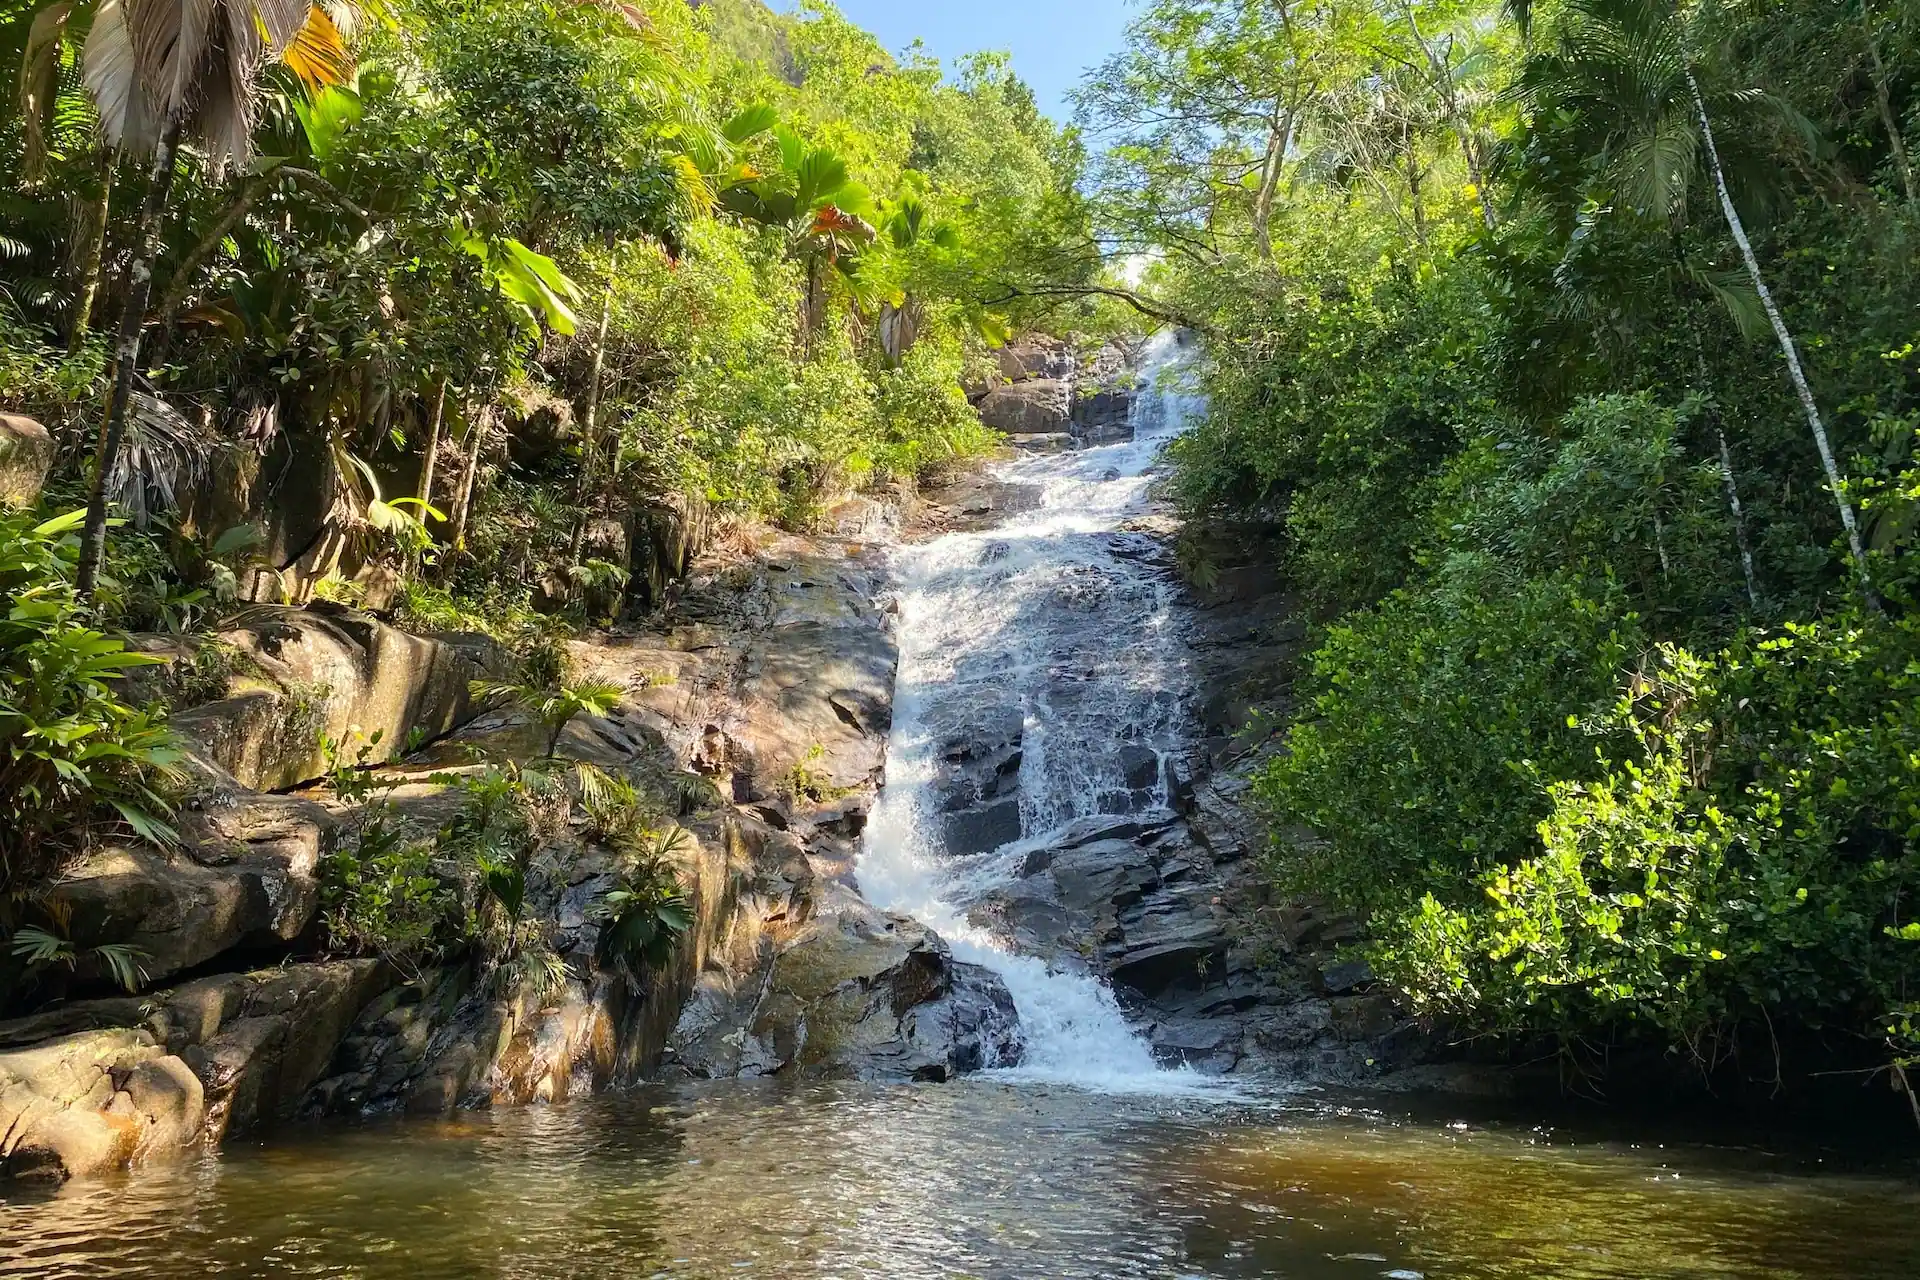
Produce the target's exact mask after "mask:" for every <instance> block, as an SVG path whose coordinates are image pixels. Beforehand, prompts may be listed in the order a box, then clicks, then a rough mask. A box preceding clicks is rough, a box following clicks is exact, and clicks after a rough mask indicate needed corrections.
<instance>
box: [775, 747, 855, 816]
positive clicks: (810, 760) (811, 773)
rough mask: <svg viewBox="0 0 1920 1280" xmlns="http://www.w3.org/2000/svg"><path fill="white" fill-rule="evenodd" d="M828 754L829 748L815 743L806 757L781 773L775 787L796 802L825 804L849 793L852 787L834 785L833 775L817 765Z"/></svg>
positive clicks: (792, 801)
mask: <svg viewBox="0 0 1920 1280" xmlns="http://www.w3.org/2000/svg"><path fill="white" fill-rule="evenodd" d="M826 755H827V749H826V748H825V747H823V746H821V745H820V744H819V743H817V742H816V743H814V744H813V746H812V748H811V749H809V750H808V752H807V754H806V755H805V757H803V758H802V759H799V760H796V761H794V763H793V767H792V768H791V769H789V770H787V771H786V773H784V774H782V775H781V777H780V781H779V782H777V783H776V784H774V785H775V789H776V790H778V791H779V792H780V794H781V795H783V796H785V797H786V798H787V800H788V801H789V802H791V803H794V804H798V803H800V802H801V801H806V802H807V803H809V804H825V803H827V802H828V801H830V800H838V799H840V798H841V797H842V796H844V795H847V794H848V793H849V792H850V790H851V788H848V787H836V786H834V785H833V775H832V774H830V773H828V772H827V771H826V770H825V769H821V768H818V767H816V765H817V763H818V762H819V761H821V760H824V759H825V758H826Z"/></svg>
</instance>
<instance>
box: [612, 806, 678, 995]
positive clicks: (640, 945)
mask: <svg viewBox="0 0 1920 1280" xmlns="http://www.w3.org/2000/svg"><path fill="white" fill-rule="evenodd" d="M691 839H692V837H690V836H689V835H688V834H687V833H686V831H685V830H684V829H682V828H679V827H675V828H673V829H672V830H671V831H667V832H663V833H661V834H659V835H657V836H655V837H654V838H653V840H652V841H651V842H649V844H648V845H647V846H646V847H644V848H643V849H642V850H640V852H639V853H638V854H637V855H636V856H635V858H634V859H633V860H632V861H630V862H629V863H628V864H627V865H626V866H625V867H623V868H622V870H621V873H620V878H619V881H618V882H617V883H616V884H615V885H614V886H613V887H612V888H610V889H608V890H607V891H606V892H605V893H603V894H601V895H600V897H599V898H597V899H596V900H595V901H594V904H593V906H592V907H591V908H590V909H589V912H588V918H589V919H591V920H592V921H594V923H596V924H598V925H599V926H600V934H599V937H598V938H597V939H596V940H595V942H594V951H593V961H594V964H595V966H596V967H598V968H599V969H600V970H601V971H602V972H606V973H617V974H619V975H620V977H621V978H622V979H624V980H625V982H626V983H627V986H628V988H629V989H630V990H631V991H633V992H634V993H635V994H636V995H637V994H640V993H641V992H643V991H644V990H645V989H646V980H647V977H648V975H649V974H651V973H654V972H657V971H659V970H660V969H662V968H664V967H665V966H666V965H667V963H668V962H669V961H670V960H672V958H673V953H674V949H675V948H676V947H677V946H678V945H679V943H680V939H681V938H682V937H683V936H685V934H686V932H687V930H688V929H690V928H692V927H693V908H692V907H691V906H690V905H689V904H688V903H687V900H686V896H685V894H684V893H683V891H682V890H681V887H680V878H679V876H678V875H677V874H676V873H675V872H674V870H673V868H672V866H671V864H670V859H671V858H672V857H673V856H674V855H675V854H676V853H678V852H679V851H680V850H681V849H682V848H684V847H685V846H686V844H687V843H688V842H689V841H690V840H691Z"/></svg>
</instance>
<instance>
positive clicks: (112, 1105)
mask: <svg viewBox="0 0 1920 1280" xmlns="http://www.w3.org/2000/svg"><path fill="white" fill-rule="evenodd" d="M394 977H395V975H394V973H393V972H392V970H391V969H389V968H388V966H386V965H385V964H383V963H382V962H380V961H378V960H336V961H330V962H326V963H319V964H293V965H286V966H283V967H281V968H276V969H267V970H262V971H260V972H256V973H244V974H243V973H234V974H221V975H219V976H216V977H210V978H201V979H197V980H195V981H193V982H188V983H185V984H183V985H181V986H179V987H176V988H173V989H171V990H165V991H156V992H153V993H151V994H149V995H147V996H146V997H144V998H142V999H139V1000H131V999H122V998H118V997H116V998H112V999H105V1000H89V1001H81V1002H78V1003H74V1004H67V1005H59V1006H55V1007H54V1008H52V1009H50V1010H48V1011H46V1012H44V1013H40V1014H36V1015H33V1016H31V1017H27V1018H20V1019H15V1020H14V1021H12V1022H5V1023H0V1045H14V1044H19V1043H22V1042H26V1041H39V1042H38V1043H34V1044H33V1045H32V1046H31V1047H29V1048H25V1049H20V1050H16V1051H13V1052H7V1053H0V1135H4V1137H0V1179H3V1178H6V1177H25V1176H42V1177H59V1178H67V1177H84V1176H88V1175H91V1174H97V1173H103V1172H108V1171H110V1170H113V1169H118V1168H122V1167H124V1166H126V1165H128V1164H130V1163H133V1162H135V1161H139V1160H148V1159H161V1158H169V1157H173V1156H177V1155H179V1154H181V1153H182V1152H184V1151H186V1150H188V1149H189V1148H191V1147H192V1146H193V1145H195V1144H196V1143H198V1142H199V1141H201V1140H203V1139H204V1140H210V1141H213V1142H219V1141H222V1140H225V1139H227V1138H230V1137H233V1136H236V1135H238V1134H242V1133H246V1132H249V1131H252V1130H254V1129H257V1128H260V1127H263V1126H265V1125H268V1124H271V1123H273V1122H275V1121H278V1120H284V1119H288V1118H290V1117H292V1116H293V1115H294V1113H295V1110H296V1108H297V1106H298V1104H299V1102H300V1100H301V1098H302V1097H303V1095H304V1094H305V1092H306V1090H307V1088H308V1086H310V1085H311V1084H312V1083H313V1082H314V1080H315V1079H316V1078H317V1077H318V1076H319V1075H320V1074H321V1072H322V1070H323V1069H324V1067H325V1066H326V1064H327V1063H328V1062H329V1061H330V1060H331V1059H332V1058H333V1056H334V1053H335V1050H336V1048H337V1046H338V1045H339V1043H340V1040H341V1038H342V1037H343V1036H344V1035H345V1034H346V1032H347V1029H348V1028H349V1027H350V1026H351V1025H352V1023H353V1021H354V1019H355V1017H356V1016H357V1015H358V1014H359V1013H360V1010H361V1009H362V1007H363V1006H365V1005H366V1004H367V1002H368V1001H369V1000H370V999H372V998H373V997H374V996H376V995H378V994H379V993H380V992H381V991H383V990H384V989H386V988H387V987H389V986H390V985H391V984H392V983H393V981H394ZM43 1036H52V1037H54V1038H52V1039H46V1040H42V1039H41V1037H43Z"/></svg>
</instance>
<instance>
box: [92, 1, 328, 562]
mask: <svg viewBox="0 0 1920 1280" xmlns="http://www.w3.org/2000/svg"><path fill="white" fill-rule="evenodd" d="M313 12H314V6H313V0H165V2H163V3H152V2H151V0H144V2H142V3H138V4H128V3H122V0H102V2H101V4H100V6H99V8H98V10H97V11H96V12H95V14H94V18H93V30H92V31H91V33H89V35H88V36H87V44H86V51H85V54H84V58H83V76H84V79H85V82H86V86H87V90H88V92H89V93H90V94H91V95H92V97H93V100H94V104H95V106H96V107H98V109H99V112H100V128H101V132H102V133H103V134H104V135H105V137H106V140H107V142H108V143H109V144H110V145H112V146H115V147H118V148H120V149H121V150H123V151H130V152H133V153H135V154H150V155H151V156H152V160H153V166H152V176H151V178H150V180H149V182H148V186H147V195H146V199H145V200H144V201H143V202H142V204H141V207H140V218H139V222H138V224H137V228H136V231H135V234H134V241H133V257H132V259H131V261H130V262H129V263H128V266H127V301H126V310H125V311H124V312H123V313H122V315H121V318H120V330H119V335H118V337H117V339H116V341H115V344H114V361H115V363H114V377H113V386H112V390H111V391H110V393H109V395H108V398H107V418H106V424H105V426H104V428H103V429H102V431H101V433H100V439H99V445H98V448H97V449H96V451H95V454H94V475H93V492H92V495H91V497H90V498H89V500H88V503H87V521H86V527H85V530H84V532H83V533H82V536H81V542H80V570H79V575H78V581H77V584H76V585H77V587H78V590H79V592H80V595H81V597H82V598H83V599H90V598H91V597H92V595H93V590H94V587H95V585H96V584H97V582H98V581H99V575H100V567H101V561H102V559H103V558H104V555H105V552H106V533H107V477H108V473H109V472H110V471H111V470H112V468H113V464H114V462H115V460H116V459H117V458H118V456H119V452H120V446H121V442H122V440H123V439H124V437H125V434H126V426H127V410H128V406H129V404H130V403H131V402H132V399H133V384H134V378H135V376H136V375H137V373H138V370H139V360H140V336H141V331H142V329H143V328H144V327H145V324H146V311H147V300H148V297H149V295H150V294H151V292H152V287H153V262H154V258H155V256H156V254H157V253H158V252H159V248H160V229H161V224H162V222H163V221H164V219H165V217H166V211H167V202H168V198H169V197H170V195H171V194H172V190H173V177H174V170H175V168H176V167H177V160H178V153H179V149H180V143H181V140H182V139H183V138H184V137H193V138H195V139H196V140H198V141H199V142H200V143H201V145H202V147H203V148H204V149H205V152H206V157H207V162H208V164H209V165H210V166H211V167H212V168H213V169H214V170H215V171H216V172H231V171H236V170H238V169H239V168H241V167H242V166H243V165H245V163H246V162H247V159H248V157H249V155H250V153H251V139H252V133H253V125H254V120H255V117H256V116H257V114H258V111H259V98H260V93H259V77H260V71H261V69H262V67H264V66H265V65H266V64H267V63H268V62H269V61H271V60H275V59H278V58H280V57H282V56H283V55H285V54H286V53H287V51H288V49H289V48H290V47H292V46H293V45H294V43H295V41H296V39H300V38H302V37H303V33H306V37H305V38H308V39H313V38H319V39H324V34H322V35H321V36H319V37H315V36H314V34H313V32H312V30H311V28H312V26H313V25H314V24H312V23H311V19H312V17H313ZM323 16H324V15H323ZM326 29H327V30H328V31H332V30H333V27H332V24H331V23H328V24H327V27H326ZM334 39H335V43H336V44H337V43H338V33H337V31H336V32H334ZM339 62H340V63H341V64H344V62H345V57H344V54H342V56H341V57H340V59H339Z"/></svg>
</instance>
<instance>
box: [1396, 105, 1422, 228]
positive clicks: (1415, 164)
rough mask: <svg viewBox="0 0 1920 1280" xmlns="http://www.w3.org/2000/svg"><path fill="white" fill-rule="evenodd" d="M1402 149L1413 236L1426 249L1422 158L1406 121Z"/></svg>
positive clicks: (1403, 127) (1401, 126)
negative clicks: (1417, 152)
mask: <svg viewBox="0 0 1920 1280" xmlns="http://www.w3.org/2000/svg"><path fill="white" fill-rule="evenodd" d="M1400 149H1401V151H1402V152H1404V153H1405V154H1406V157H1407V198H1408V199H1409V200H1410V201H1412V203H1413V235H1414V238H1415V239H1416V240H1418V241H1419V242H1420V247H1421V248H1422V249H1424V248H1426V247H1427V210H1426V203H1425V201H1423V200H1422V199H1421V197H1420V181H1421V175H1420V157H1419V156H1418V155H1417V154H1415V152H1414V146H1413V128H1412V126H1411V125H1409V124H1407V123H1405V122H1404V121H1403V122H1402V123H1401V125H1400Z"/></svg>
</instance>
